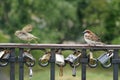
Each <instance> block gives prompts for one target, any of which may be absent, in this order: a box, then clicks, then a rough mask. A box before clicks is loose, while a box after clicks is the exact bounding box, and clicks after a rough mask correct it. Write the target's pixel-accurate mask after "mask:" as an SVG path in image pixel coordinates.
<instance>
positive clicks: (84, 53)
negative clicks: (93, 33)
mask: <svg viewBox="0 0 120 80" xmlns="http://www.w3.org/2000/svg"><path fill="white" fill-rule="evenodd" d="M26 48H27V49H31V50H32V49H33V50H43V49H50V50H51V58H50V63H51V64H50V66H51V67H50V80H55V49H61V50H72V49H80V50H81V53H82V57H81V58H80V60H79V62H80V64H81V78H80V80H86V65H87V64H89V57H88V56H87V50H97V51H99V50H113V53H114V55H113V57H112V59H111V62H110V63H111V64H112V65H113V80H118V72H119V64H120V59H119V55H118V51H119V49H120V45H104V46H100V45H97V46H88V45H87V44H16V43H1V44H0V49H1V51H2V50H4V49H9V50H10V57H9V59H8V60H5V61H4V62H8V63H9V64H10V80H15V63H16V61H17V62H19V80H24V59H23V52H24V49H26ZM16 49H19V57H16V51H15V50H16ZM0 53H1V52H0ZM0 61H1V62H2V61H3V60H2V58H1V59H0ZM5 64H6V63H5ZM2 66H4V65H2ZM48 76H49V75H48Z"/></svg>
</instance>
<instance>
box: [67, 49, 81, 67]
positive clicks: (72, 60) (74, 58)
mask: <svg viewBox="0 0 120 80" xmlns="http://www.w3.org/2000/svg"><path fill="white" fill-rule="evenodd" d="M80 56H81V52H80V51H75V52H74V53H73V54H70V55H69V56H68V57H66V58H65V61H66V62H68V63H69V64H70V66H71V67H72V68H73V67H74V66H76V67H78V66H79V65H80V62H79V61H80V60H79V57H80Z"/></svg>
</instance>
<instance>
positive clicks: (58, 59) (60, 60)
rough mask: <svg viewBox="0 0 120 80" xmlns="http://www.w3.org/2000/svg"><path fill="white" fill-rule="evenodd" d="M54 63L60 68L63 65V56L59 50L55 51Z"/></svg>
mask: <svg viewBox="0 0 120 80" xmlns="http://www.w3.org/2000/svg"><path fill="white" fill-rule="evenodd" d="M55 63H56V64H57V65H60V66H64V65H65V61H64V56H63V55H62V53H61V50H60V49H58V50H56V51H55Z"/></svg>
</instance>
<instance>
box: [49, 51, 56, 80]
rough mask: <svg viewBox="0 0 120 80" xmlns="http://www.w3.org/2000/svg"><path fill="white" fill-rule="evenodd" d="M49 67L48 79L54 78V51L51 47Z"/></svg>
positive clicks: (53, 79)
mask: <svg viewBox="0 0 120 80" xmlns="http://www.w3.org/2000/svg"><path fill="white" fill-rule="evenodd" d="M50 62H51V69H50V80H55V51H54V50H53V49H51V59H50Z"/></svg>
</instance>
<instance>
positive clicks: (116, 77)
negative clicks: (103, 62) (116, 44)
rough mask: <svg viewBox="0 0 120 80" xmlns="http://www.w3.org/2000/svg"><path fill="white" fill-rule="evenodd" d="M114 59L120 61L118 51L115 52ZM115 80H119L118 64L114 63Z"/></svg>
mask: <svg viewBox="0 0 120 80" xmlns="http://www.w3.org/2000/svg"><path fill="white" fill-rule="evenodd" d="M113 59H118V50H116V49H115V50H114V56H113ZM113 80H118V63H113Z"/></svg>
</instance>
